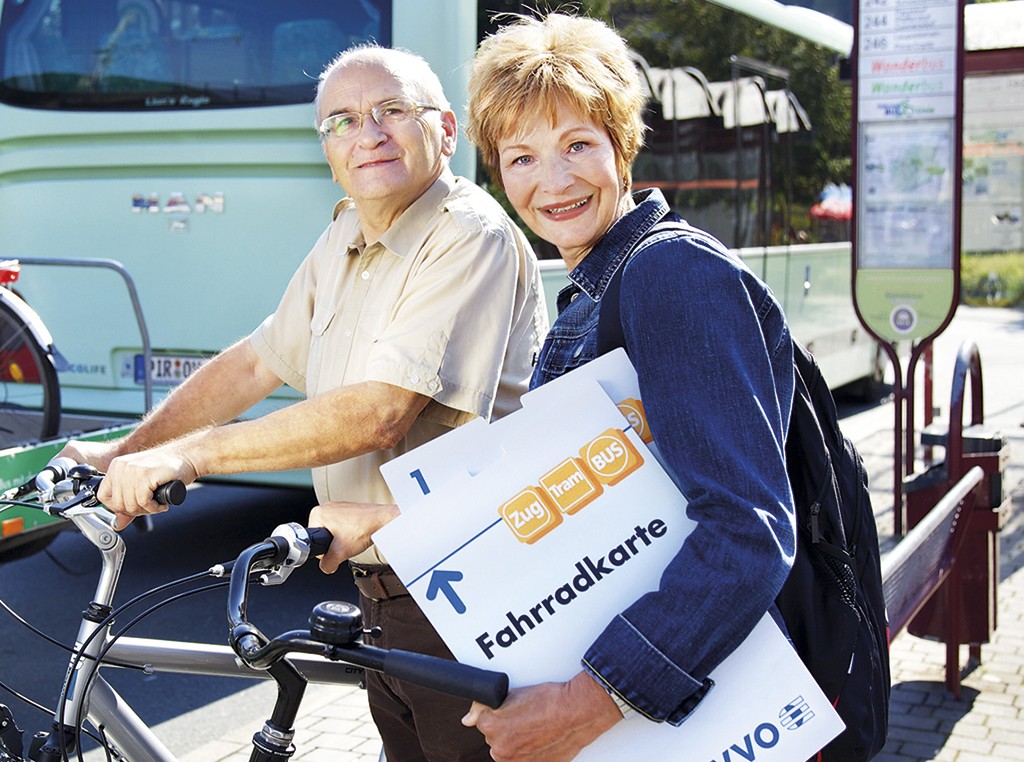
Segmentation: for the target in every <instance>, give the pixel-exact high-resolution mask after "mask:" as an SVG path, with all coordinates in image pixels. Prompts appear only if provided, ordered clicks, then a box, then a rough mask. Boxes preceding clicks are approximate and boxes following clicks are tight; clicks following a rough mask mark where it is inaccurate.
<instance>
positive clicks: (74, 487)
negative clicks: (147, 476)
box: [11, 457, 187, 516]
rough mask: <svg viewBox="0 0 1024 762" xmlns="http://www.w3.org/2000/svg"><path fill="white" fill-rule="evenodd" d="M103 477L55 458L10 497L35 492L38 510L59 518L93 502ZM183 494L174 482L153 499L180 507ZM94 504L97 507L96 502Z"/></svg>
mask: <svg viewBox="0 0 1024 762" xmlns="http://www.w3.org/2000/svg"><path fill="white" fill-rule="evenodd" d="M103 476H104V474H101V473H100V472H99V471H97V470H96V469H95V468H93V467H92V466H85V465H79V464H78V463H77V462H76V461H74V460H73V459H71V458H67V457H57V458H53V459H52V460H50V462H49V463H47V464H46V466H44V467H43V469H42V470H41V471H40V472H39V473H38V474H36V475H35V476H34V477H33V478H32V479H29V480H28V481H27V482H25V483H24V484H23V485H21V486H20V487H17V488H16V489H14V490H12V494H11V497H23V496H25V495H28V494H31V493H33V492H35V493H37V494H38V495H39V498H40V507H41V508H42V509H43V510H45V511H46V512H47V513H49V514H51V515H56V516H59V515H61V514H63V513H64V512H65V511H66V510H67V509H68V508H70V507H73V506H78V505H85V504H90V503H92V502H93V501H95V498H96V491H97V490H98V489H99V485H100V482H101V481H102V480H103ZM186 493H187V488H186V487H185V483H184V482H183V481H181V480H179V479H175V480H173V481H170V482H167V483H166V484H161V485H159V486H158V487H157V488H156V489H155V490H153V499H154V500H155V501H156V502H157V503H159V504H160V505H181V504H182V503H183V502H184V500H185V495H186ZM95 504H96V505H98V501H96V502H95Z"/></svg>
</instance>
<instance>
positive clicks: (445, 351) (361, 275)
mask: <svg viewBox="0 0 1024 762" xmlns="http://www.w3.org/2000/svg"><path fill="white" fill-rule="evenodd" d="M545 333H547V311H546V308H545V306H544V300H543V295H542V290H541V281H540V272H539V268H538V266H537V260H536V257H535V256H534V254H533V251H532V250H531V248H530V246H529V244H528V243H527V241H526V239H525V238H524V236H523V234H522V232H521V231H520V230H519V229H518V228H517V227H516V226H515V225H514V224H513V223H512V221H511V220H510V219H509V218H508V216H507V215H506V214H505V212H504V210H502V208H501V206H500V205H499V204H498V203H497V202H496V201H494V199H492V198H491V197H490V196H489V195H487V193H485V192H484V191H483V190H481V189H480V188H478V187H477V186H476V185H474V184H473V183H471V182H469V181H468V180H466V179H464V178H461V177H455V176H454V175H452V174H451V173H450V172H448V171H446V172H445V173H443V174H442V176H441V177H440V178H438V180H437V181H436V182H435V183H434V184H433V185H432V186H431V187H430V188H428V189H427V191H426V192H425V193H424V194H423V195H422V196H420V198H419V199H418V200H417V201H415V202H414V203H413V205H412V206H410V207H409V209H407V210H406V211H405V212H404V213H403V214H402V216H401V217H399V219H398V220H396V221H395V223H394V224H393V225H392V226H391V227H390V228H389V229H388V230H387V232H386V233H385V234H384V235H383V236H381V239H380V241H378V242H377V243H374V244H372V245H369V246H367V245H365V243H364V240H363V234H362V230H361V228H360V225H359V219H358V215H357V213H356V208H355V204H354V203H353V202H352V200H351V199H344V200H343V201H342V202H341V203H339V204H338V207H337V208H336V209H335V218H334V221H333V222H332V223H331V225H330V226H329V227H328V228H327V230H326V231H325V232H324V233H323V235H322V236H321V237H320V240H318V241H317V243H316V245H315V246H314V247H313V250H312V251H311V252H310V253H309V255H308V256H307V257H306V259H305V260H304V261H303V263H302V264H301V265H300V266H299V269H298V270H297V271H296V272H295V275H294V276H292V279H291V282H290V283H289V284H288V287H287V289H286V291H285V293H284V296H283V297H282V299H281V303H280V304H279V305H278V308H277V311H276V312H274V314H272V315H270V316H269V317H268V318H267V319H266V320H265V321H264V322H263V323H262V324H261V325H260V326H259V327H258V328H257V329H256V330H255V331H254V332H253V333H252V334H251V336H250V340H251V342H252V346H253V348H254V349H255V351H256V352H257V353H258V355H259V356H260V358H261V359H262V360H263V361H264V362H266V363H267V364H268V365H269V367H270V368H271V369H272V370H273V371H274V372H275V373H276V374H277V375H278V376H279V377H280V378H281V379H282V380H283V381H284V382H285V383H286V384H288V385H290V386H292V387H294V388H295V389H297V390H298V391H300V392H303V393H304V394H306V396H308V397H315V396H317V395H318V394H323V393H324V392H327V391H330V390H332V389H335V388H337V387H340V386H345V385H348V384H354V383H358V382H361V381H368V380H369V381H383V382H385V383H388V384H393V385H395V386H399V387H402V388H404V389H409V390H411V391H415V392H419V393H420V394H423V395H426V396H428V397H430V398H431V401H430V402H429V403H428V404H427V407H426V408H425V409H424V411H423V413H422V414H421V415H420V416H419V418H418V419H417V420H416V422H415V423H414V424H413V426H412V428H411V429H410V430H409V433H408V435H407V436H406V438H405V439H404V440H403V441H402V442H401V444H399V445H398V446H397V447H395V448H394V449H391V450H385V451H380V452H374V453H370V454H368V455H363V456H360V457H356V458H351V459H349V460H347V461H343V462H341V463H335V464H333V465H330V466H326V467H320V468H314V469H313V486H314V487H315V489H316V495H317V499H318V500H319V501H320V502H327V501H330V500H351V501H355V502H378V503H381V502H382V503H387V502H392V498H391V493H390V492H389V490H388V488H387V485H386V484H385V482H384V479H383V477H382V476H381V475H380V470H379V469H380V466H381V464H383V463H385V462H387V461H388V460H391V459H392V458H394V457H396V456H397V455H400V454H402V453H404V452H407V451H409V450H411V449H413V448H414V447H416V446H417V445H420V444H422V443H423V442H426V441H428V440H430V439H433V438H434V437H436V436H438V435H440V434H443V433H444V432H445V431H447V430H448V429H450V428H452V427H455V426H458V425H460V424H462V423H465V422H466V421H469V420H471V419H473V418H476V417H482V418H485V419H488V420H489V419H492V418H498V417H500V416H503V415H505V414H507V413H509V412H511V411H513V410H516V409H518V407H519V397H520V396H521V395H522V394H523V393H524V392H525V391H526V389H527V387H528V383H529V379H530V375H531V373H532V371H533V364H534V363H535V361H536V357H537V353H538V352H539V351H540V344H541V341H542V340H543V338H544V335H545ZM346 435H347V434H346V432H345V431H337V432H336V436H339V437H344V436H346ZM355 560H356V561H359V562H361V563H384V560H383V559H382V558H381V557H380V555H379V554H378V553H377V552H376V549H375V548H370V549H369V550H368V551H366V552H365V553H363V554H361V555H360V556H358V557H357V558H356V559H355Z"/></svg>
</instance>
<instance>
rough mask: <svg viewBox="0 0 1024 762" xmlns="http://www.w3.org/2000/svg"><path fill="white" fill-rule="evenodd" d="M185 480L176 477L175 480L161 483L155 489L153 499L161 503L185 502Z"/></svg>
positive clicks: (177, 503)
mask: <svg viewBox="0 0 1024 762" xmlns="http://www.w3.org/2000/svg"><path fill="white" fill-rule="evenodd" d="M186 492H187V490H186V489H185V482H183V481H181V479H175V480H174V481H173V482H167V484H161V485H160V486H159V487H157V488H156V489H155V490H153V499H154V500H156V501H157V502H158V503H160V505H181V504H182V503H184V502H185V494H186Z"/></svg>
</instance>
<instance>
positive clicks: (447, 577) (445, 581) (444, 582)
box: [427, 569, 466, 614]
mask: <svg viewBox="0 0 1024 762" xmlns="http://www.w3.org/2000/svg"><path fill="white" fill-rule="evenodd" d="M460 579H462V572H459V571H444V570H443V569H434V571H433V573H432V574H431V575H430V584H429V585H427V600H429V601H432V600H434V599H435V598H437V594H438V593H439V592H441V593H444V597H445V598H447V599H448V603H450V604H452V608H453V609H455V613H456V614H465V613H466V604H465V603H463V602H462V599H461V598H459V595H458V593H456V592H455V588H453V587H452V583H453V582H458V581H459V580H460Z"/></svg>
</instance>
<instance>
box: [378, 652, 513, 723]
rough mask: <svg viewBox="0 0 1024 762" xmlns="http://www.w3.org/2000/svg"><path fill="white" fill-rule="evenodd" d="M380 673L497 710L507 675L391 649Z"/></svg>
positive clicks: (504, 694) (506, 686)
mask: <svg viewBox="0 0 1024 762" xmlns="http://www.w3.org/2000/svg"><path fill="white" fill-rule="evenodd" d="M383 672H384V674H386V675H391V676H392V677H394V678H397V679H399V680H408V681H409V682H411V683H416V684H417V685H422V686H425V687H427V688H433V689H434V690H437V691H442V692H444V693H447V694H450V695H452V696H458V697H459V698H465V699H469V700H471V701H479V702H480V703H481V704H486V705H487V706H489V707H491V708H492V709H497V708H498V707H499V706H501V703H502V702H503V701H504V700H505V696H507V695H508V675H506V674H505V673H504V672H492V671H490V670H487V669H480V668H479V667H471V666H469V665H468V664H460V663H459V662H457V661H449V660H448V659H439V658H437V657H435V656H427V655H425V654H418V653H413V652H411V651H400V650H398V649H391V650H390V651H388V654H387V656H386V657H385V659H384V669H383Z"/></svg>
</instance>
